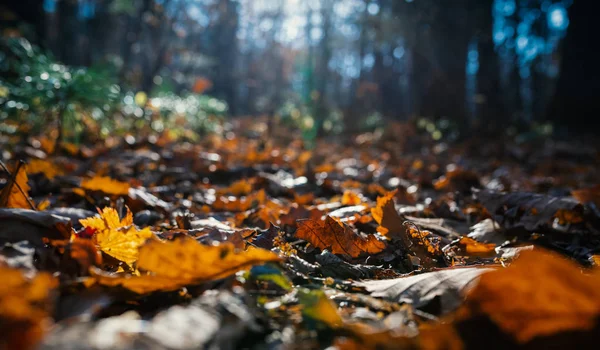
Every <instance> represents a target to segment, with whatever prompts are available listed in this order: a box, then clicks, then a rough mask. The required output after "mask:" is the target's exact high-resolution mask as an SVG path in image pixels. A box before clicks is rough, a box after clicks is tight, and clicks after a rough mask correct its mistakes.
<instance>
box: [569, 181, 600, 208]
mask: <svg viewBox="0 0 600 350" xmlns="http://www.w3.org/2000/svg"><path fill="white" fill-rule="evenodd" d="M571 195H572V196H573V197H575V199H577V200H578V201H579V202H580V203H583V204H586V203H590V202H591V203H594V204H596V206H597V207H599V208H600V185H596V186H594V187H590V188H582V189H579V190H574V191H571Z"/></svg>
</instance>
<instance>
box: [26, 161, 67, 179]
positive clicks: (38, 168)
mask: <svg viewBox="0 0 600 350" xmlns="http://www.w3.org/2000/svg"><path fill="white" fill-rule="evenodd" d="M27 171H28V172H29V173H30V174H39V173H41V174H44V176H45V177H46V178H47V179H50V180H52V179H54V178H55V177H56V176H58V175H63V171H62V169H60V168H59V167H58V166H56V165H55V164H54V163H52V162H50V161H48V160H44V159H32V160H30V161H29V163H28V164H27Z"/></svg>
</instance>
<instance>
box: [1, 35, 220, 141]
mask: <svg viewBox="0 0 600 350" xmlns="http://www.w3.org/2000/svg"><path fill="white" fill-rule="evenodd" d="M0 48H1V49H2V50H1V52H0V73H1V76H2V77H3V78H0V121H5V120H12V121H14V122H15V123H17V125H19V128H21V126H22V125H27V126H28V127H26V128H23V129H22V130H23V131H26V132H28V133H40V132H42V131H47V130H48V129H49V128H48V126H49V124H52V123H58V124H59V125H60V129H59V130H60V132H59V138H69V139H70V140H71V141H75V142H77V141H78V140H79V138H80V137H81V135H82V134H83V133H85V132H86V131H88V130H86V127H88V126H89V125H93V126H97V129H98V130H99V131H100V134H99V136H108V135H109V134H113V133H124V132H128V131H132V130H137V131H140V130H142V129H144V128H147V129H149V131H150V132H162V131H165V130H170V131H173V130H175V131H177V130H180V131H184V130H193V131H194V132H196V133H205V132H214V131H218V130H219V126H220V125H221V122H222V120H223V116H224V115H225V114H226V113H227V110H228V106H227V104H226V103H225V102H223V101H221V100H218V99H216V98H213V97H210V96H205V95H198V94H189V95H187V96H178V95H176V94H174V93H173V92H168V91H164V90H163V91H159V92H157V93H156V94H155V95H154V96H152V97H151V98H148V96H147V95H146V94H145V93H143V92H138V93H134V92H126V93H124V92H122V91H121V87H120V86H119V85H117V84H116V81H117V78H116V72H115V71H114V69H112V68H111V67H102V66H94V67H90V68H80V67H78V68H76V67H69V66H67V65H63V64H60V63H58V62H56V61H55V60H54V59H53V58H52V56H50V55H48V54H45V53H44V52H42V51H41V50H40V49H39V48H36V47H34V46H32V45H31V44H30V43H29V42H28V41H27V40H25V39H22V38H21V39H8V40H3V41H1V42H0ZM3 124H4V123H3ZM148 126H149V128H148ZM94 129H96V128H94ZM0 131H2V132H13V133H14V132H15V131H17V130H16V127H14V124H13V126H12V127H11V126H9V125H4V127H3V128H2V129H1V130H0ZM89 132H90V133H95V130H89ZM94 136H96V137H97V136H98V135H94Z"/></svg>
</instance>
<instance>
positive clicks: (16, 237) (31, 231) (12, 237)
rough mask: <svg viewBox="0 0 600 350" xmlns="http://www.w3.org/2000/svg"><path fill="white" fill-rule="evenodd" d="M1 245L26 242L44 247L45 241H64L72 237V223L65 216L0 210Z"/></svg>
mask: <svg viewBox="0 0 600 350" xmlns="http://www.w3.org/2000/svg"><path fill="white" fill-rule="evenodd" d="M0 222H1V223H2V225H0V244H1V243H4V242H19V241H23V240H26V241H28V242H30V243H31V244H34V245H36V246H43V245H44V239H45V238H48V239H53V240H62V239H68V238H69V237H70V236H71V232H72V228H71V221H70V220H69V219H68V218H66V217H63V216H59V215H54V214H51V213H48V212H43V211H34V210H27V209H0Z"/></svg>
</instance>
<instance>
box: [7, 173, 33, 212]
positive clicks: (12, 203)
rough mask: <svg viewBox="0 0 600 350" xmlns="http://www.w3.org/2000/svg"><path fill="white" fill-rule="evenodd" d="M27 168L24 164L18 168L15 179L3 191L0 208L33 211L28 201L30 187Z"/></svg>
mask: <svg viewBox="0 0 600 350" xmlns="http://www.w3.org/2000/svg"><path fill="white" fill-rule="evenodd" d="M26 167H27V166H26V165H25V164H24V163H21V164H20V165H19V166H18V167H17V170H16V174H13V177H12V178H11V179H10V180H9V182H8V184H7V185H6V186H5V187H4V189H3V190H2V194H1V195H0V206H2V207H5V208H21V209H32V207H31V205H30V204H29V203H30V202H29V200H28V197H29V190H30V187H29V185H28V184H27V181H28V178H27V171H26Z"/></svg>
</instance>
